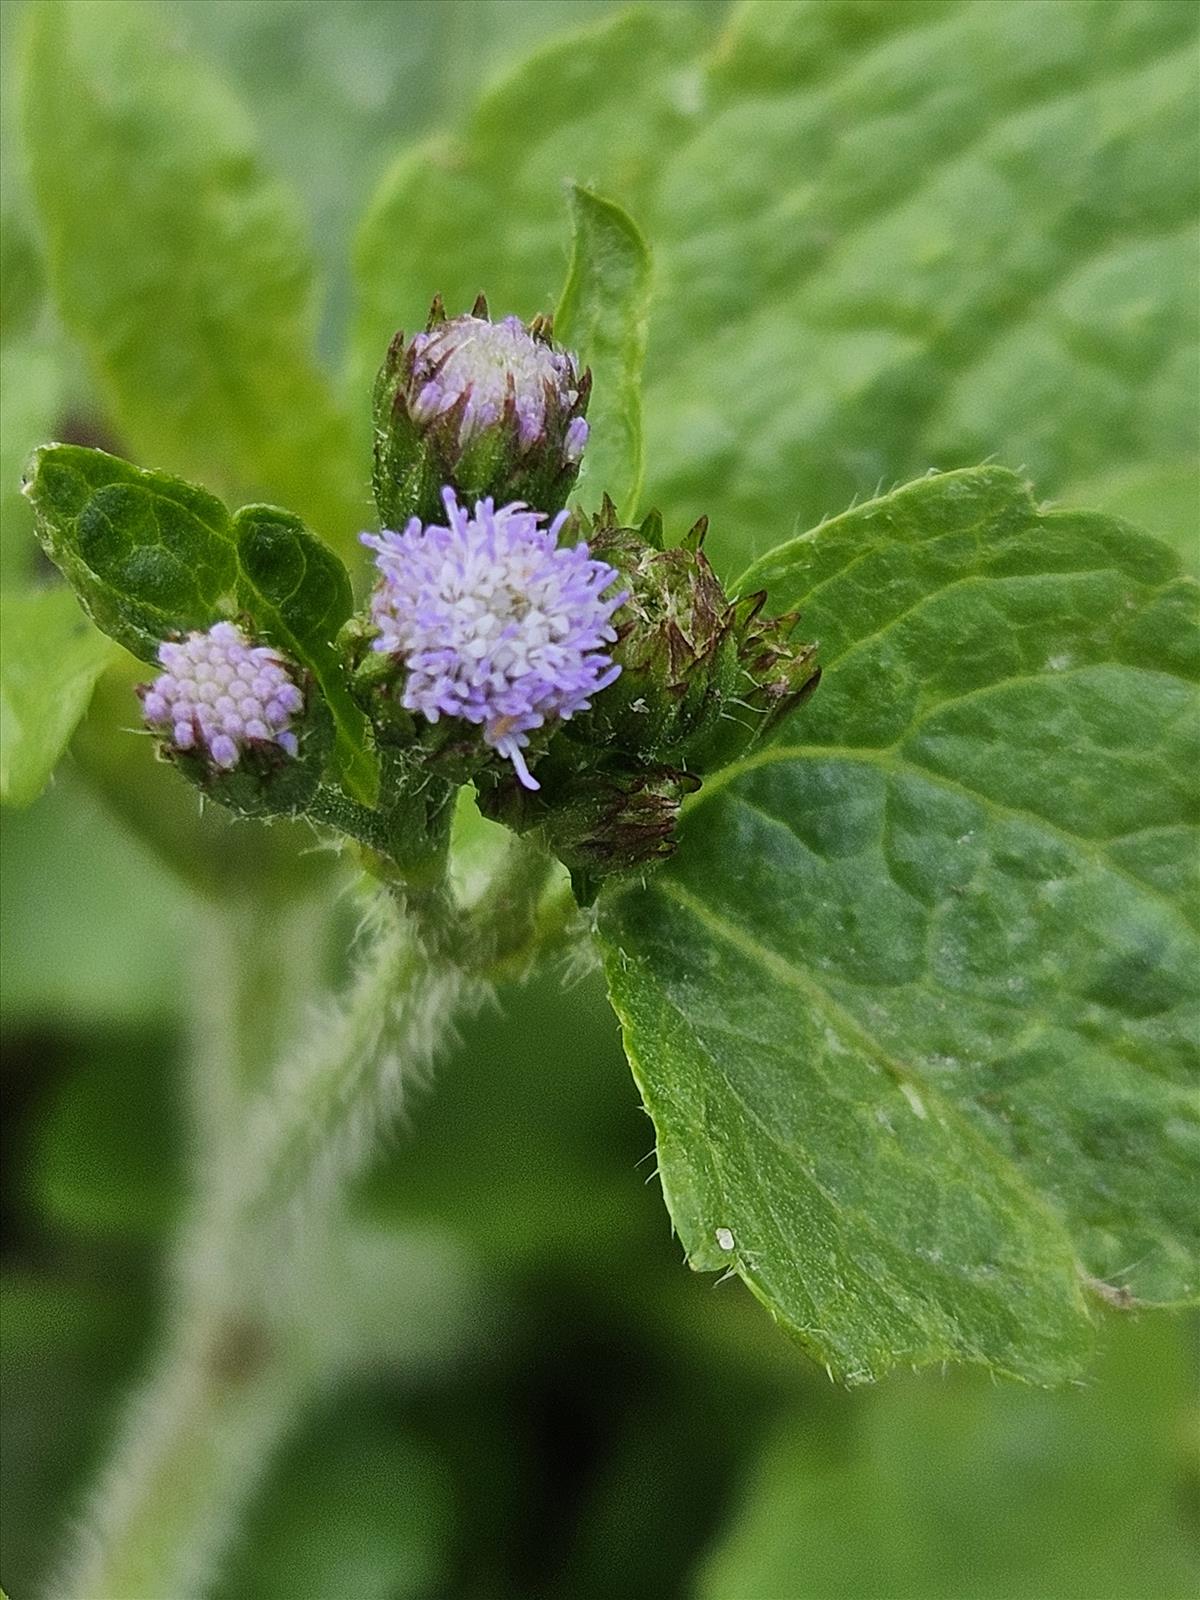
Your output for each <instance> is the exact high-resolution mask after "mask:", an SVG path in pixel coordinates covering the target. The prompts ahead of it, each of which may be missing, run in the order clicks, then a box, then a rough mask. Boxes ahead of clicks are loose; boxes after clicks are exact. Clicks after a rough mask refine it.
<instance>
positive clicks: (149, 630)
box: [25, 444, 238, 661]
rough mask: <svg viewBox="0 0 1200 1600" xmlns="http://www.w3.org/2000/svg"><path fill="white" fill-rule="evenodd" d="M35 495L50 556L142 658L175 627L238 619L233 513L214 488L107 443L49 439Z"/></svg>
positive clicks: (36, 463) (36, 473) (95, 616)
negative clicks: (137, 461) (142, 462)
mask: <svg viewBox="0 0 1200 1600" xmlns="http://www.w3.org/2000/svg"><path fill="white" fill-rule="evenodd" d="M25 492H26V494H27V495H28V497H29V499H30V502H31V503H32V505H33V510H34V515H35V517H36V519H37V527H38V535H39V537H40V538H41V540H42V543H43V544H44V545H45V547H46V553H47V554H48V555H49V556H50V558H51V560H52V561H54V563H55V564H56V565H57V566H58V567H59V569H60V570H61V571H62V572H63V573H64V574H65V576H66V577H67V578H68V579H69V580H70V582H71V584H72V586H73V587H74V589H75V592H76V594H77V595H78V596H79V599H80V601H81V602H82V603H83V606H84V608H85V609H86V611H87V612H88V615H89V616H90V617H91V618H92V620H93V621H94V622H95V624H96V626H97V627H98V628H101V629H102V630H103V631H104V632H105V633H107V634H108V635H109V637H110V638H112V639H115V640H116V641H117V643H118V644H123V645H124V646H125V648H126V649H127V650H130V651H132V653H133V654H134V655H135V656H138V657H139V658H140V659H141V660H142V661H155V660H156V659H157V654H158V646H159V643H160V641H161V640H162V639H164V638H166V637H167V636H168V635H169V634H173V633H183V632H186V631H187V630H188V629H189V628H207V627H209V626H211V624H212V623H213V621H214V620H216V619H217V618H218V617H222V616H226V617H227V616H232V614H233V611H234V608H235V602H234V585H235V583H236V580H237V575H238V563H237V551H236V548H235V546H234V543H233V537H232V533H231V531H230V522H229V513H228V512H227V511H226V509H225V507H224V506H223V505H222V504H221V502H220V501H219V500H218V499H217V498H216V496H215V495H211V494H209V493H208V491H207V490H206V489H200V488H197V487H196V486H195V485H194V484H190V483H185V482H184V481H183V480H182V479H181V478H172V477H168V476H167V474H166V473H163V472H145V471H143V469H142V468H141V467H135V466H133V465H132V464H131V463H130V462H128V461H122V460H120V458H119V457H117V456H110V455H107V454H106V453H105V452H104V451H103V450H90V449H87V448H86V447H85V446H83V445H73V444H51V445H44V446H43V447H42V448H41V449H39V450H37V451H35V452H34V456H33V460H32V461H31V462H30V464H29V468H28V472H27V482H26V490H25Z"/></svg>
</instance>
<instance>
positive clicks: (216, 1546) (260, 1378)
mask: <svg viewBox="0 0 1200 1600" xmlns="http://www.w3.org/2000/svg"><path fill="white" fill-rule="evenodd" d="M307 1384H308V1375H307V1374H306V1373H305V1372H303V1370H302V1369H300V1368H299V1367H297V1366H296V1365H295V1364H293V1363H290V1362H288V1361H285V1360H282V1359H280V1358H279V1356H278V1355H277V1354H275V1353H273V1352H271V1351H270V1350H269V1349H267V1348H266V1347H265V1346H264V1345H263V1344H262V1343H261V1342H260V1340H259V1338H258V1336H257V1335H255V1334H253V1333H250V1332H248V1331H247V1330H245V1329H239V1325H238V1324H237V1323H236V1322H235V1321H229V1322H226V1323H222V1322H221V1321H220V1320H219V1319H217V1318H214V1317H213V1316H212V1315H211V1314H210V1315H209V1316H207V1317H205V1318H203V1320H191V1321H189V1320H188V1319H187V1318H185V1317H180V1318H179V1321H178V1327H177V1331H176V1332H175V1333H174V1334H173V1335H172V1337H171V1338H170V1339H169V1340H168V1341H167V1343H166V1345H165V1347H164V1349H163V1351H162V1353H161V1355H160V1357H159V1361H158V1364H157V1367H156V1369H155V1370H154V1372H153V1373H152V1374H151V1376H150V1378H149V1379H148V1381H147V1382H146V1384H145V1387H144V1389H143V1391H142V1393H141V1394H140V1395H139V1396H138V1397H137V1398H136V1400H135V1402H134V1404H133V1405H132V1407H131V1408H130V1410H129V1413H128V1415H127V1417H126V1420H125V1423H124V1426H123V1429H122V1432H121V1435H120V1437H119V1438H118V1441H117V1446H116V1450H115V1452H114V1456H113V1460H112V1464H111V1466H110V1467H109V1469H108V1471H107V1472H106V1474H105V1475H104V1477H103V1479H102V1480H101V1483H100V1485H99V1489H98V1492H97V1493H96V1495H95V1497H94V1501H93V1509H92V1515H91V1517H90V1519H89V1522H88V1524H87V1525H86V1527H85V1531H84V1534H83V1538H82V1540H81V1547H80V1549H79V1552H78V1554H77V1557H76V1559H75V1561H74V1563H73V1565H72V1567H71V1568H70V1570H69V1571H68V1572H67V1573H66V1574H65V1576H64V1580H63V1583H62V1585H61V1587H58V1588H56V1589H55V1590H54V1594H55V1596H56V1600H101V1597H103V1600H151V1597H154V1600H159V1597H161V1600H185V1597H187V1596H189V1595H195V1594H199V1593H201V1592H202V1591H203V1588H204V1587H205V1585H206V1583H207V1580H208V1577H209V1575H210V1573H211V1572H212V1570H213V1568H214V1566H215V1564H216V1562H217V1561H218V1560H219V1559H220V1557H221V1555H222V1554H223V1552H224V1548H225V1546H226V1544H227V1542H228V1539H229V1536H230V1532H231V1529H232V1527H233V1525H234V1523H235V1521H236V1518H237V1515H238V1512H239V1511H240V1509H241V1507H242V1505H243V1504H244V1503H245V1502H246V1500H247V1499H248V1498H249V1497H250V1495H251V1494H252V1493H253V1491H254V1489H255V1487H256V1485H257V1483H258V1481H259V1478H260V1477H261V1475H262V1473H263V1471H264V1470H265V1468H266V1466H267V1464H268V1463H269V1461H270V1459H271V1455H272V1453H273V1451H274V1449H275V1447H276V1445H277V1443H278V1441H279V1440H280V1438H281V1437H282V1435H283V1434H284V1432H285V1431H286V1430H287V1428H288V1427H289V1426H290V1424H291V1421H292V1418H293V1417H294V1416H295V1414H296V1411H297V1407H298V1404H299V1403H300V1402H301V1400H302V1399H303V1397H304V1394H305V1390H306V1388H307Z"/></svg>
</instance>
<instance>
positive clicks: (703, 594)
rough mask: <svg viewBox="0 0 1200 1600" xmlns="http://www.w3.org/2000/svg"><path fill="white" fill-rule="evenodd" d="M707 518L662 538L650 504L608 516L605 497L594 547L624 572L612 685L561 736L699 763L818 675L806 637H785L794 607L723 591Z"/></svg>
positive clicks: (790, 701) (745, 738)
mask: <svg viewBox="0 0 1200 1600" xmlns="http://www.w3.org/2000/svg"><path fill="white" fill-rule="evenodd" d="M707 528H708V521H707V518H701V520H700V521H699V522H697V523H696V524H695V526H694V527H693V528H691V529H690V530H689V531H688V533H687V534H686V535H685V536H684V538H683V540H682V541H681V543H680V544H678V545H677V546H675V547H674V548H671V549H663V548H662V521H661V518H659V517H658V516H657V514H656V513H652V514H651V515H650V516H649V517H648V518H647V519H646V521H645V522H644V523H643V524H642V527H641V528H640V529H637V530H635V529H633V528H623V527H620V526H618V525H617V523H616V519H615V516H614V514H613V509H612V506H611V503H610V502H606V503H605V506H604V509H603V510H602V511H601V512H600V514H599V515H598V516H597V517H596V519H595V525H594V528H593V532H592V535H591V539H590V547H591V549H592V551H593V552H594V553H595V555H597V556H598V557H599V558H600V559H602V560H604V561H607V562H609V563H610V564H611V565H612V566H614V567H615V568H616V569H617V571H618V572H619V573H620V575H621V581H622V583H623V584H624V586H625V587H626V588H627V589H628V590H629V598H628V600H627V601H626V603H625V605H624V606H623V607H622V609H621V614H620V618H619V623H618V629H617V640H616V643H615V645H614V646H613V650H612V658H613V661H614V662H615V663H616V664H617V665H619V666H620V668H621V677H620V681H619V683H618V685H617V686H616V687H615V688H614V690H613V691H612V692H611V693H610V694H606V695H605V696H604V698H603V699H602V700H600V701H598V702H597V703H596V705H595V706H594V707H593V708H592V709H591V710H590V711H589V712H588V713H587V714H586V715H585V716H582V717H580V718H578V719H576V721H575V723H574V724H573V726H572V727H571V728H570V729H569V730H564V737H566V738H568V739H570V740H571V741H573V742H576V743H580V744H586V745H589V746H591V747H593V748H594V749H597V750H602V751H605V752H612V751H617V752H620V755H621V756H622V757H624V758H627V759H628V760H631V761H634V762H637V763H648V764H651V765H657V766H668V767H677V768H680V769H681V770H685V771H689V772H699V773H704V772H708V771H712V770H713V769H714V768H715V767H718V766H723V765H725V764H726V763H727V762H728V761H731V760H733V759H735V757H737V756H738V755H740V754H742V753H743V752H744V751H745V750H747V749H748V748H749V747H750V746H751V745H752V744H754V743H756V742H757V741H758V740H759V739H761V738H763V737H764V736H765V735H766V734H767V733H768V732H770V730H771V729H772V728H773V727H775V725H776V724H777V723H778V722H779V721H780V719H781V718H782V717H783V716H785V715H786V714H787V712H788V711H790V710H792V709H793V708H794V707H795V706H796V705H798V704H799V703H800V700H801V699H802V698H803V697H804V696H805V695H806V694H808V693H811V691H812V690H813V689H814V688H815V687H816V681H817V674H816V672H815V670H814V668H813V664H812V660H813V655H814V653H815V652H814V648H813V647H811V646H808V645H796V646H793V645H791V644H789V643H788V638H789V635H790V633H791V630H792V628H793V627H794V626H795V623H796V621H797V620H798V619H797V617H796V615H795V614H793V615H790V616H787V617H779V618H774V619H765V618H762V617H761V615H760V613H761V611H762V607H763V604H764V602H765V600H766V595H765V594H758V595H752V596H749V597H747V598H746V599H744V600H740V601H737V602H736V603H731V602H730V601H729V599H728V598H727V596H726V594H725V591H724V589H723V588H722V587H721V584H720V582H719V581H718V579H717V576H716V574H715V573H714V572H713V569H712V567H711V566H710V565H709V562H708V559H707V558H706V556H705V555H704V552H703V549H702V545H703V543H704V536H705V534H706V532H707Z"/></svg>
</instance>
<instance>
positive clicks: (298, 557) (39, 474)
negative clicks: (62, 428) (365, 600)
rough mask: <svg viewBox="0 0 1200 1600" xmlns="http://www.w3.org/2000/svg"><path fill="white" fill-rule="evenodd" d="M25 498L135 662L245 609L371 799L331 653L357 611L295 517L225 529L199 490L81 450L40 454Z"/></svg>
mask: <svg viewBox="0 0 1200 1600" xmlns="http://www.w3.org/2000/svg"><path fill="white" fill-rule="evenodd" d="M27 492H28V495H29V498H30V500H31V501H32V503H33V508H34V512H35V514H36V517H37V524H38V532H39V534H40V536H41V538H42V541H43V543H44V544H45V546H46V549H47V552H48V553H49V554H50V555H51V556H52V557H53V559H54V560H55V561H56V562H57V563H58V565H59V566H60V567H61V568H62V570H63V572H64V573H65V574H66V576H67V577H68V578H69V579H70V581H71V583H72V585H73V586H74V588H75V590H76V592H77V594H78V596H79V598H80V600H81V601H82V602H83V604H84V606H85V607H86V608H87V610H88V613H89V615H90V616H91V617H92V618H93V619H94V620H95V622H96V623H97V625H98V626H99V627H101V628H103V630H104V631H105V632H106V633H108V634H109V635H111V637H112V638H114V639H116V640H117V641H118V642H119V643H120V644H123V645H125V647H126V648H127V649H128V650H130V651H132V652H133V653H134V654H135V655H137V656H139V657H140V658H141V659H142V660H143V661H151V662H153V661H155V660H156V658H157V654H158V646H159V643H160V641H161V640H163V639H164V638H167V637H170V636H171V635H173V634H177V633H185V632H187V631H188V630H190V629H205V628H208V627H210V626H211V625H212V623H213V622H214V621H215V620H217V619H218V618H221V617H229V616H232V615H233V614H234V612H235V610H241V611H245V612H246V613H247V614H248V616H249V617H250V619H251V621H252V623H253V624H254V627H255V629H256V631H257V633H258V634H259V635H260V636H261V637H262V638H264V639H266V640H268V641H269V642H270V643H272V644H275V645H277V646H278V647H279V648H280V649H281V650H283V651H284V652H285V653H286V654H288V655H289V656H291V658H292V659H293V660H294V661H296V662H298V663H299V664H300V665H301V666H304V667H308V668H309V669H310V670H311V671H312V673H313V676H314V677H315V678H316V680H317V682H318V683H319V684H320V686H321V689H322V692H323V693H324V696H325V699H326V701H327V702H328V704H329V707H330V710H331V711H332V712H333V715H334V719H335V721H336V723H337V728H338V746H337V752H336V759H337V761H338V765H339V768H340V771H341V772H342V774H343V776H344V777H345V779H346V782H347V785H348V786H349V787H351V788H353V789H354V790H355V792H357V793H359V794H360V795H361V796H362V797H363V798H369V794H370V786H371V775H372V770H373V768H372V760H371V757H370V754H369V752H368V750H367V748H366V743H365V723H364V719H363V717H362V714H361V713H360V712H359V710H358V709H357V707H356V706H355V705H354V703H353V701H352V700H351V699H350V694H349V690H348V689H347V687H346V683H345V669H344V667H343V665H342V661H341V658H340V657H339V655H338V654H337V652H336V650H335V649H334V647H333V639H334V636H335V634H336V633H337V631H338V629H339V628H340V627H341V625H342V623H343V622H344V621H345V620H346V618H347V617H348V616H349V615H350V611H351V608H352V606H353V603H354V602H353V597H352V595H351V592H350V580H349V578H348V576H347V574H346V569H345V568H344V567H343V566H342V563H341V562H340V561H339V560H338V558H337V556H336V555H334V553H333V551H332V550H330V549H329V548H328V547H327V546H326V545H323V544H321V542H320V541H319V540H317V539H315V538H314V537H313V535H312V534H311V533H309V532H308V531H307V529H306V528H305V527H304V525H303V523H301V522H300V520H299V519H298V518H297V517H294V516H292V514H291V513H290V512H288V511H281V510H279V509H278V508H276V507H274V506H246V507H245V508H244V509H243V510H241V511H239V512H238V513H237V514H236V515H235V516H234V517H233V518H232V519H231V518H230V516H229V513H228V512H227V511H226V509H225V507H224V506H223V505H222V504H221V502H220V501H219V500H217V499H216V498H215V497H214V496H213V495H210V494H209V493H208V492H207V490H205V489H200V488H197V487H196V486H195V485H193V484H189V483H185V482H184V481H183V480H182V479H180V478H171V477H168V476H167V475H166V474H165V473H161V472H144V471H143V470H142V469H141V468H140V467H134V466H131V465H130V463H129V462H127V461H121V460H119V459H118V458H117V457H116V456H110V455H106V454H105V453H104V452H103V451H102V450H88V449H84V448H83V447H82V446H79V445H61V444H60V445H47V446H45V447H44V448H42V449H40V450H38V451H36V452H35V454H34V458H33V462H32V463H31V466H30V474H29V485H28V490H27ZM29 670H30V672H31V674H32V671H33V668H32V666H31V667H30V669H29ZM68 732H69V730H68Z"/></svg>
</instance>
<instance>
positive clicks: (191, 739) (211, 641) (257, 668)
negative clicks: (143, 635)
mask: <svg viewBox="0 0 1200 1600" xmlns="http://www.w3.org/2000/svg"><path fill="white" fill-rule="evenodd" d="M158 659H159V661H160V662H161V663H162V665H163V666H164V667H165V668H166V671H165V672H164V673H162V674H161V675H160V676H159V677H157V678H155V680H154V682H153V683H152V684H150V685H148V687H147V688H145V689H144V690H143V691H142V711H143V713H144V715H145V718H146V721H147V723H148V724H149V726H150V727H151V728H153V729H154V731H155V732H156V733H158V734H160V735H161V736H162V737H163V738H164V739H166V740H167V741H168V743H170V744H171V745H172V746H173V747H174V748H175V749H176V750H195V751H197V752H198V753H200V754H206V755H207V756H208V757H209V758H210V759H211V761H212V762H213V764H214V765H215V766H218V767H221V768H224V769H225V770H226V771H228V770H230V769H231V768H233V767H236V766H237V764H238V761H239V760H240V759H241V756H242V753H243V751H245V750H246V749H248V748H253V747H254V746H256V745H260V746H261V745H267V744H275V745H278V747H279V748H280V749H281V750H283V751H284V752H285V753H286V754H287V755H289V756H294V755H296V754H297V751H298V748H299V746H298V743H297V740H296V735H295V734H294V733H293V732H292V719H293V717H295V716H296V715H297V714H298V713H299V712H301V711H302V710H303V709H304V695H303V693H302V692H301V690H300V689H299V687H298V686H297V685H296V683H295V682H294V681H293V679H292V678H291V676H290V675H289V673H288V671H287V667H286V665H285V663H284V660H283V657H282V656H280V655H278V654H277V653H276V652H275V651H274V650H272V649H270V648H269V647H268V646H266V645H252V644H251V643H250V641H249V640H248V639H247V638H246V636H245V634H244V633H243V632H242V631H241V629H240V628H238V627H236V626H235V625H234V624H233V623H232V622H218V623H216V624H215V625H214V626H213V627H211V628H209V630H208V631H207V633H189V634H188V636H187V638H186V639H182V640H180V641H179V642H178V643H172V642H171V641H169V640H168V641H165V642H164V643H163V644H161V645H159V647H158Z"/></svg>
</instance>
